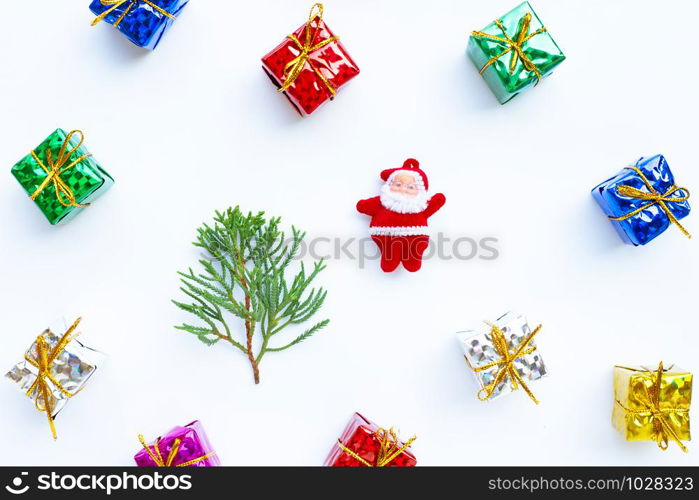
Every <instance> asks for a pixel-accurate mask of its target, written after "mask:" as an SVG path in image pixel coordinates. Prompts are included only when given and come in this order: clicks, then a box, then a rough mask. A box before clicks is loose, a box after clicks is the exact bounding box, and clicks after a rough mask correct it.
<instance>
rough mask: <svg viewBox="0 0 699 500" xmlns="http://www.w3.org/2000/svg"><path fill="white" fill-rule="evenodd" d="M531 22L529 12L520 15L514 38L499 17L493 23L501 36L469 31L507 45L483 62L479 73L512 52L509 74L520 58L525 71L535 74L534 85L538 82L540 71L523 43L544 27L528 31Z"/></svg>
mask: <svg viewBox="0 0 699 500" xmlns="http://www.w3.org/2000/svg"><path fill="white" fill-rule="evenodd" d="M531 22H532V15H531V14H530V13H529V12H527V13H526V14H525V15H524V16H523V17H522V19H520V20H519V29H518V30H517V33H516V34H515V37H514V38H512V37H511V36H510V35H508V34H507V31H506V30H505V27H504V26H503V24H502V21H500V20H499V19H496V20H495V25H496V26H497V27H498V28H500V31H502V35H503V36H496V35H491V34H489V33H484V32H483V31H473V32H471V36H474V37H478V38H485V39H487V40H491V41H493V42H496V43H500V44H503V45H505V46H506V47H507V48H506V49H505V50H504V51H502V52H501V53H500V54H498V55H496V56H493V57H491V58H490V60H489V61H488V62H487V63H485V65H484V66H483V67H482V68H481V70H480V73H481V75H482V74H483V73H484V72H485V70H486V69H488V68H489V67H490V66H491V65H492V64H494V63H495V61H497V60H498V59H500V58H501V57H502V56H504V55H505V54H508V53H512V55H511V56H510V74H513V73H514V72H515V67H516V66H517V61H518V60H521V61H522V65H523V66H524V69H526V70H527V71H532V72H533V73H534V74H535V75H536V83H535V84H534V85H535V86H536V85H538V84H539V80H540V79H541V72H540V71H539V69H538V68H537V67H536V65H535V64H534V63H533V62H532V60H531V59H529V57H528V56H527V54H525V53H524V44H525V43H527V42H528V41H529V40H531V39H532V38H534V37H535V36H537V35H540V34H541V33H543V32H545V31H546V28H539V29H538V30H536V31H535V32H533V33H529V27H530V26H531Z"/></svg>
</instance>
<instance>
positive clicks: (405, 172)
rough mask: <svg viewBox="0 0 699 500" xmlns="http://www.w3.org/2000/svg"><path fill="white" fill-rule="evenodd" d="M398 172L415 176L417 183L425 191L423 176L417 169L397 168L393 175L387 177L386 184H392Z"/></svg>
mask: <svg viewBox="0 0 699 500" xmlns="http://www.w3.org/2000/svg"><path fill="white" fill-rule="evenodd" d="M398 174H407V175H412V176H413V178H414V179H415V184H417V187H418V188H419V189H420V191H423V192H424V191H425V183H424V182H423V180H422V176H421V175H420V174H419V173H417V172H416V171H415V170H409V169H400V170H396V171H395V172H393V173H392V174H391V175H389V176H388V179H386V184H390V183H391V182H392V181H393V179H394V178H395V176H396V175H398Z"/></svg>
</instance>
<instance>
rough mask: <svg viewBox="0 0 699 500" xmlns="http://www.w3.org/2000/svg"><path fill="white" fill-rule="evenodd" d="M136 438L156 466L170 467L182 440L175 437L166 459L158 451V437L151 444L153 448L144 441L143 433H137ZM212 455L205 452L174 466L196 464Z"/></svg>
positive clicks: (212, 454)
mask: <svg viewBox="0 0 699 500" xmlns="http://www.w3.org/2000/svg"><path fill="white" fill-rule="evenodd" d="M138 440H139V441H140V442H141V444H142V445H143V449H145V450H146V452H147V453H148V456H149V457H150V458H151V460H153V462H154V463H155V464H156V465H157V466H158V467H172V466H173V465H172V462H174V461H175V458H176V457H177V453H178V452H179V451H180V445H181V444H182V440H181V439H180V438H176V439H175V441H174V442H173V443H172V448H170V453H168V455H167V459H165V458H163V454H162V453H161V452H160V438H158V439H157V440H156V441H155V445H153V450H155V451H153V450H151V448H150V446H148V443H146V440H145V438H144V437H143V434H139V435H138ZM214 455H216V453H215V452H211V453H207V454H206V455H202V456H201V457H199V458H194V459H192V460H188V461H186V462H182V463H181V464H177V465H175V466H174V467H188V466H190V465H192V464H196V463H198V462H202V461H204V460H206V459H207V458H211V457H213V456H214Z"/></svg>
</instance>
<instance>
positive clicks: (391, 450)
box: [337, 428, 417, 467]
mask: <svg viewBox="0 0 699 500" xmlns="http://www.w3.org/2000/svg"><path fill="white" fill-rule="evenodd" d="M374 435H375V436H376V440H377V441H378V442H379V451H378V452H377V453H376V463H373V464H372V463H371V462H369V461H367V460H365V459H364V458H362V457H360V456H359V455H357V453H355V452H354V451H353V450H351V449H349V448H348V447H347V446H345V445H344V443H343V442H342V441H340V440H339V439H338V440H337V444H338V446H339V447H340V449H341V450H342V451H344V452H345V453H347V454H348V455H349V456H351V457H352V458H354V459H355V460H358V461H359V462H361V463H362V464H363V465H365V466H367V467H385V466H387V465H388V464H390V463H391V462H393V461H394V460H395V459H396V458H398V456H399V455H400V454H401V453H403V452H404V451H405V450H407V449H408V448H410V445H411V444H413V442H414V441H415V440H416V439H417V436H413V437H411V438H410V439H408V441H407V442H406V443H405V444H404V445H403V446H400V444H399V441H398V435H397V434H396V431H394V430H393V428H391V429H389V430H388V431H387V430H385V429H378V430H377V431H376V432H375V433H374Z"/></svg>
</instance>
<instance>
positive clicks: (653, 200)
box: [609, 167, 692, 238]
mask: <svg viewBox="0 0 699 500" xmlns="http://www.w3.org/2000/svg"><path fill="white" fill-rule="evenodd" d="M626 168H628V169H629V170H633V171H634V172H636V175H638V176H639V177H640V178H641V180H642V181H643V184H645V185H646V187H647V188H648V191H641V190H640V189H636V188H635V187H633V186H627V185H625V184H622V185H621V186H618V187H617V188H616V190H617V192H618V193H619V194H620V195H621V196H626V197H627V198H635V199H637V200H646V201H647V202H648V203H646V204H645V205H642V206H640V207H639V208H637V209H636V210H633V211H632V212H629V213H628V214H626V215H622V216H621V217H609V219H610V220H613V221H623V220H626V219H630V218H631V217H633V216H635V215H637V214H639V213H641V212H643V211H644V210H645V209H646V208H648V207H652V206H653V205H658V206H659V207H660V208H661V209H662V210H663V212H665V214H666V215H667V218H668V219H670V222H671V223H672V224H675V225H676V226H677V227H678V228H679V229H680V231H682V234H684V235H685V236H686V237H687V238H691V237H692V235H691V234H689V231H687V230H686V229H685V228H684V226H683V225H682V224H680V221H679V220H677V217H675V214H673V213H672V210H670V207H668V206H667V204H668V203H677V202H680V201H687V200H688V199H689V190H688V189H687V188H683V187H678V186H676V185H674V184H673V185H672V186H670V188H669V189H668V190H667V191H665V192H664V193H659V192H658V191H656V190H655V188H654V187H653V185H652V184H651V183H650V181H649V180H648V178H647V177H646V176H645V175H644V174H643V172H642V171H641V170H640V169H638V168H636V167H626ZM677 191H684V192H685V193H687V194H686V195H684V196H672V195H673V194H675V193H676V192H677Z"/></svg>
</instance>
